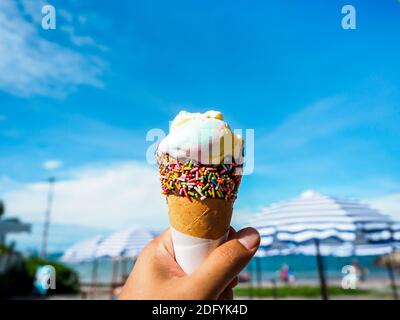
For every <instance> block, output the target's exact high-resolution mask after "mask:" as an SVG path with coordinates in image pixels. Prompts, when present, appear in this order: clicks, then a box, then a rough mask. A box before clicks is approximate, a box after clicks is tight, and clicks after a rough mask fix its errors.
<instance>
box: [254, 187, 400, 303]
mask: <svg viewBox="0 0 400 320" xmlns="http://www.w3.org/2000/svg"><path fill="white" fill-rule="evenodd" d="M250 225H251V226H253V227H255V228H257V229H258V231H259V232H260V235H261V245H260V249H259V251H258V253H257V256H259V257H260V256H261V257H262V256H269V255H278V254H310V255H316V257H317V263H318V271H319V274H320V280H321V289H322V294H323V297H324V298H326V297H327V295H326V284H325V275H324V272H323V265H322V259H321V256H322V255H335V256H349V255H356V254H357V251H358V253H359V254H362V253H364V255H365V254H368V252H372V249H373V250H374V252H375V253H377V252H379V253H381V254H384V253H387V250H388V249H390V248H392V247H393V246H395V245H396V243H399V242H400V223H398V222H396V221H394V220H393V219H392V218H391V217H390V216H388V215H385V214H382V213H380V212H379V211H378V210H375V209H372V208H370V207H369V206H368V205H365V204H362V203H360V202H359V201H356V200H350V199H344V198H337V197H331V196H325V195H321V194H319V193H317V192H314V191H311V190H309V191H305V192H303V193H302V194H301V195H300V197H298V198H295V199H291V200H288V201H284V202H280V203H276V204H273V205H271V206H270V207H268V208H266V209H264V210H263V211H262V212H261V213H260V214H259V215H257V216H255V217H254V218H253V219H252V220H251V221H250ZM362 246H364V247H362Z"/></svg>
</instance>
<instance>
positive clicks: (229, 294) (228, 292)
mask: <svg viewBox="0 0 400 320" xmlns="http://www.w3.org/2000/svg"><path fill="white" fill-rule="evenodd" d="M218 300H233V290H232V289H231V288H226V289H225V290H224V291H223V292H222V293H221V294H220V296H219V297H218Z"/></svg>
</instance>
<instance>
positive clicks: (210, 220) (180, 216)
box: [167, 195, 233, 240]
mask: <svg viewBox="0 0 400 320" xmlns="http://www.w3.org/2000/svg"><path fill="white" fill-rule="evenodd" d="M167 204H168V208H169V210H168V212H169V221H170V224H171V226H172V227H173V228H175V229H176V230H178V231H180V232H182V233H184V234H187V235H190V236H193V237H197V238H202V239H212V240H216V239H219V238H221V237H222V236H224V235H225V234H226V232H227V231H228V229H229V226H230V223H231V217H232V209H233V202H232V201H225V200H222V199H212V198H207V199H204V200H198V199H193V198H192V199H191V200H189V199H187V198H186V197H181V196H176V195H168V196H167Z"/></svg>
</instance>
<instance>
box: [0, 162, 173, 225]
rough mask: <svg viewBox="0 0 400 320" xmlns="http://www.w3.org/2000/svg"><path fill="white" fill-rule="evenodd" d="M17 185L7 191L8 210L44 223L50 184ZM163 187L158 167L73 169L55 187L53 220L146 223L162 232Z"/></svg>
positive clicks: (164, 221) (129, 164)
mask: <svg viewBox="0 0 400 320" xmlns="http://www.w3.org/2000/svg"><path fill="white" fill-rule="evenodd" d="M3 179H4V178H3ZM8 184H9V185H12V183H11V182H9V181H8ZM13 187H14V189H13V190H12V191H8V192H6V193H5V194H4V199H5V201H6V204H7V208H8V210H7V211H8V212H10V213H12V214H13V215H16V216H18V217H20V218H21V219H24V220H28V221H41V220H42V219H43V215H44V209H45V206H46V196H47V191H48V185H47V183H46V182H37V183H29V184H24V185H20V186H19V187H15V184H14V185H13ZM160 190H161V188H160V183H159V180H158V174H157V170H156V168H153V167H149V166H147V165H145V164H142V163H138V162H121V163H114V164H112V165H108V166H106V165H102V166H91V167H85V168H80V169H75V170H73V171H71V178H70V179H69V180H62V181H58V182H57V183H56V185H55V195H54V207H53V213H52V221H53V222H56V223H67V224H79V225H85V226H90V227H101V228H104V227H106V228H113V229H117V228H124V227H126V226H129V225H142V226H145V227H148V228H151V229H156V230H161V229H163V228H165V227H167V226H168V219H167V216H168V214H167V208H166V204H165V199H164V197H163V196H162V195H161V192H160Z"/></svg>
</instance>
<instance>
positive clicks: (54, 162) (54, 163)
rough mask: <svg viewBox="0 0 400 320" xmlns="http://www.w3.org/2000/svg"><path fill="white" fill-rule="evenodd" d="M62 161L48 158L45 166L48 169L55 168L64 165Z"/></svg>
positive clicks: (44, 163)
mask: <svg viewBox="0 0 400 320" xmlns="http://www.w3.org/2000/svg"><path fill="white" fill-rule="evenodd" d="M62 164H63V163H62V161H60V160H46V161H45V162H43V168H44V169H46V170H55V169H58V168H60V167H61V166H62Z"/></svg>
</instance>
